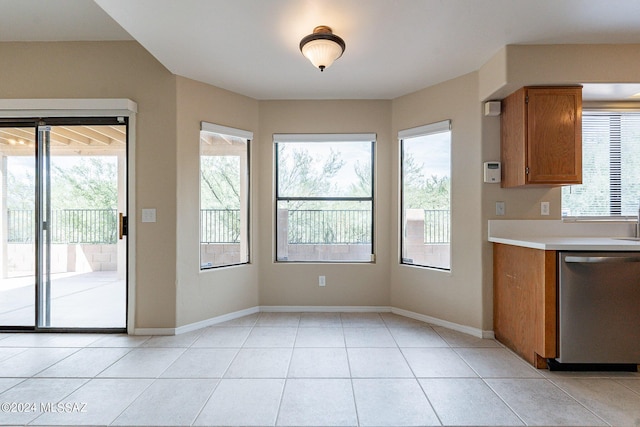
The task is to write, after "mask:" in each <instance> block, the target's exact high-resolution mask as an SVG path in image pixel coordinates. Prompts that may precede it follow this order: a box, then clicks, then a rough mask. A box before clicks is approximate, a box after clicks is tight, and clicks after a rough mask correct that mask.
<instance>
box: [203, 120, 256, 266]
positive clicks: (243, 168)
mask: <svg viewBox="0 0 640 427" xmlns="http://www.w3.org/2000/svg"><path fill="white" fill-rule="evenodd" d="M252 138H253V134H252V133H251V132H246V131H242V130H238V129H232V128H227V127H224V126H219V125H213V124H210V123H205V122H203V123H202V127H201V131H200V269H201V270H204V269H208V268H213V267H222V266H228V265H236V264H244V263H248V262H249V141H250V140H251V139H252Z"/></svg>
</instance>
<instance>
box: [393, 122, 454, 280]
mask: <svg viewBox="0 0 640 427" xmlns="http://www.w3.org/2000/svg"><path fill="white" fill-rule="evenodd" d="M444 132H448V133H449V230H448V233H449V267H448V268H444V267H439V266H433V265H425V264H417V263H413V262H406V261H405V260H406V259H407V257H405V256H404V255H405V241H406V237H405V234H406V226H405V225H406V220H405V218H406V215H405V208H404V203H405V194H404V184H405V182H404V180H405V176H404V175H405V174H404V153H405V149H404V145H405V140H407V139H410V138H418V137H423V136H429V135H435V134H438V133H444ZM398 142H399V168H398V169H399V175H400V176H399V181H400V188H399V193H400V197H399V201H400V205H399V215H398V217H399V220H400V233H399V234H400V242H399V249H400V250H399V258H398V263H399V264H400V265H405V266H408V267H417V268H427V269H430V270H434V271H439V272H444V273H451V271H452V259H451V254H452V253H453V251H452V247H453V245H452V239H451V236H452V230H453V227H452V224H453V216H452V209H451V204H452V197H451V193H452V191H451V190H452V181H453V180H452V176H451V175H452V162H453V156H452V154H453V150H452V148H453V147H452V143H453V130H452V121H451V119H447V120H442V121H439V122H433V123H429V124H426V125H422V126H417V127H414V128H409V129H405V130H401V131H399V132H398Z"/></svg>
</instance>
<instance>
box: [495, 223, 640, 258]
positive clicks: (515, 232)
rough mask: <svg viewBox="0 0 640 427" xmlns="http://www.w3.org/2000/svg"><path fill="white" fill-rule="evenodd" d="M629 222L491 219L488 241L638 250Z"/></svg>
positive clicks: (553, 248)
mask: <svg viewBox="0 0 640 427" xmlns="http://www.w3.org/2000/svg"><path fill="white" fill-rule="evenodd" d="M632 230H633V224H630V223H607V224H602V223H563V222H562V221H555V220H551V221H549V220H542V221H537V220H492V221H489V241H490V242H493V243H502V244H506V245H514V246H522V247H526V248H532V249H542V250H550V251H640V242H639V241H632V240H621V239H624V238H625V237H626V238H628V237H630V236H632Z"/></svg>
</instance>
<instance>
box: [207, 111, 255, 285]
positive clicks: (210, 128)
mask: <svg viewBox="0 0 640 427" xmlns="http://www.w3.org/2000/svg"><path fill="white" fill-rule="evenodd" d="M203 133H209V134H216V135H221V136H228V137H232V138H239V139H244V140H245V143H246V177H245V179H246V195H245V197H241V198H240V215H241V218H242V208H243V203H244V205H245V210H246V214H245V215H244V217H245V218H246V224H245V225H244V226H243V225H242V223H241V224H240V227H241V229H244V232H245V234H246V243H245V245H244V246H245V247H246V254H241V255H240V256H241V260H240V261H239V262H231V263H224V264H219V265H210V266H205V264H203V262H202V141H201V139H199V142H198V180H199V183H198V261H199V262H198V264H199V271H200V272H201V273H202V272H206V271H211V270H215V269H219V268H227V267H234V266H241V265H247V264H251V252H252V251H251V191H252V186H251V145H252V144H251V142H252V141H253V132H251V131H246V130H242V129H236V128H232V127H228V126H223V125H218V124H214V123H209V122H204V121H203V122H200V132H199V134H198V135H199V136H200V137H201V136H202V134H203ZM240 162H242V157H241V158H240ZM241 170H242V165H241ZM240 179H242V177H241V178H240ZM243 199H244V200H243ZM241 238H242V234H241V235H240V239H241ZM239 244H240V248H241V251H242V246H243V245H242V240H240V242H239ZM243 256H244V257H245V259H244V260H243V259H242V257H243Z"/></svg>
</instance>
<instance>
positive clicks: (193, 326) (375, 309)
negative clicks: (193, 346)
mask: <svg viewBox="0 0 640 427" xmlns="http://www.w3.org/2000/svg"><path fill="white" fill-rule="evenodd" d="M255 313H394V314H398V315H400V316H404V317H409V318H411V319H415V320H420V321H422V322H425V323H430V324H432V325H436V326H442V327H444V328H447V329H452V330H454V331H458V332H462V333H464V334H468V335H472V336H474V337H477V338H488V339H493V338H495V336H494V333H493V331H485V330H482V329H478V328H473V327H471V326H465V325H460V324H458V323H453V322H449V321H447V320H442V319H438V318H436V317H431V316H427V315H425V314H420V313H415V312H413V311H409V310H403V309H401V308H396V307H387V306H359V305H358V306H316V305H261V306H255V307H251V308H246V309H244V310H238V311H234V312H233V313H228V314H223V315H222V316H216V317H212V318H210V319H206V320H202V321H200V322H194V323H190V324H188V325H184V326H180V327H177V328H136V329H134V333H133V334H134V335H177V334H184V333H186V332H191V331H195V330H198V329H201V328H206V327H208V326H213V325H216V324H218V323H222V322H227V321H229V320H234V319H237V318H240V317H244V316H248V315H250V314H255Z"/></svg>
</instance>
